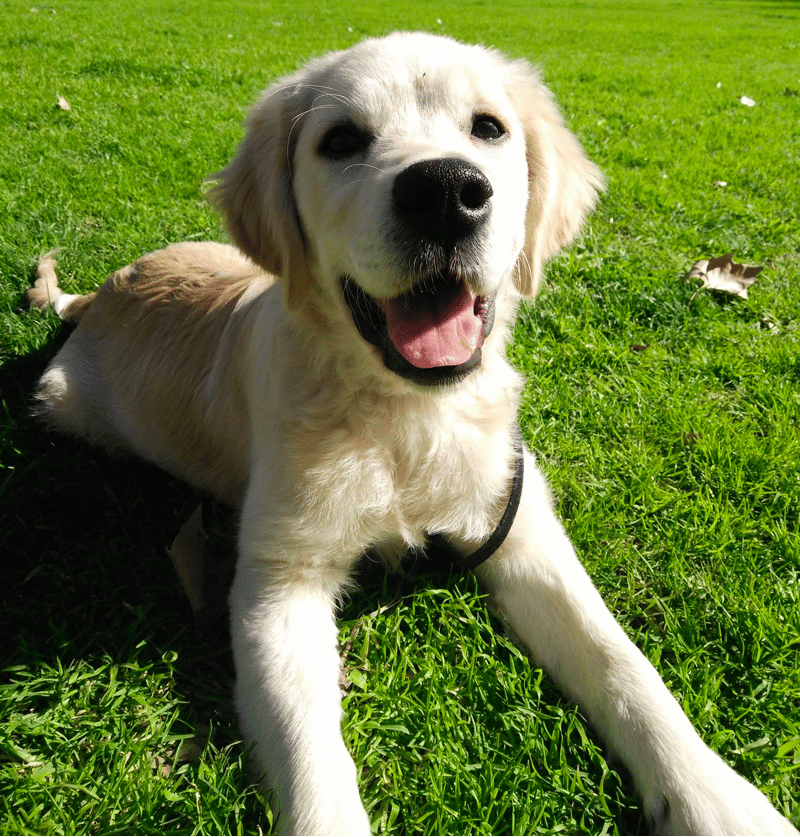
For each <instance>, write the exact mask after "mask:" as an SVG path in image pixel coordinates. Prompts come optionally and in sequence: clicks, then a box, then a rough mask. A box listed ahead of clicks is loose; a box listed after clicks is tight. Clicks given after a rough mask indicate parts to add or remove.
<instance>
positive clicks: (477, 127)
mask: <svg viewBox="0 0 800 837" xmlns="http://www.w3.org/2000/svg"><path fill="white" fill-rule="evenodd" d="M505 134H506V129H505V128H504V127H503V126H502V125H501V124H500V122H499V120H497V119H495V118H494V117H493V116H487V115H486V114H478V116H475V117H474V118H473V120H472V136H473V137H475V138H476V139H480V140H490V141H491V140H498V139H500V138H501V137H503V136H505Z"/></svg>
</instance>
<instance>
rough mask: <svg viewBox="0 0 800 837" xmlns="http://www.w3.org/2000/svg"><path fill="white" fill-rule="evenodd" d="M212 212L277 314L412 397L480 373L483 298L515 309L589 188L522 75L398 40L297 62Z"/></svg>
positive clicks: (530, 73) (586, 167)
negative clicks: (348, 338) (357, 357)
mask: <svg viewBox="0 0 800 837" xmlns="http://www.w3.org/2000/svg"><path fill="white" fill-rule="evenodd" d="M215 179H216V180H217V185H216V187H215V188H214V191H213V196H214V199H215V200H216V202H217V203H218V205H219V206H220V208H221V209H222V211H223V213H224V215H225V216H226V219H227V222H228V229H229V231H230V233H231V235H232V237H233V239H234V240H235V242H236V243H237V244H238V246H239V247H240V248H241V249H242V250H243V251H244V252H245V253H246V254H247V255H248V256H250V257H251V258H252V259H254V260H255V261H256V262H257V263H258V264H260V265H261V266H263V267H264V268H266V269H267V270H269V271H270V272H272V273H274V274H276V275H277V276H279V277H281V279H282V281H283V282H284V283H285V299H286V304H287V307H288V308H289V309H290V310H294V311H298V312H306V313H309V314H311V313H312V312H315V314H314V316H316V318H317V319H318V318H319V317H320V316H322V317H323V319H324V318H325V317H330V316H336V315H337V313H338V316H347V317H348V318H352V324H353V325H354V326H355V328H356V329H357V330H358V333H359V334H360V335H361V338H363V345H364V346H365V347H369V349H370V351H371V353H372V354H373V355H375V356H376V357H379V358H380V361H381V362H382V363H383V365H384V366H385V367H386V368H387V369H389V370H391V371H392V372H394V373H396V374H398V375H400V376H402V377H404V378H408V379H410V380H412V381H415V382H417V383H419V384H439V383H448V382H453V381H457V380H459V379H461V378H463V377H465V376H466V375H467V374H468V373H469V372H471V371H472V370H473V369H475V368H477V367H478V366H479V365H480V363H481V347H482V345H483V342H484V340H485V339H486V338H487V337H488V335H489V333H490V332H491V330H492V325H493V319H494V312H495V301H496V299H497V295H498V292H499V291H501V290H503V289H508V288H510V287H511V286H514V287H516V290H517V291H518V293H519V294H521V295H523V296H532V295H533V294H534V293H535V291H536V287H537V285H538V282H539V276H540V274H541V271H542V267H543V264H544V262H545V261H546V260H547V259H548V258H549V257H550V256H552V255H553V254H554V253H555V252H556V251H557V250H558V249H559V248H560V247H562V246H563V245H565V244H567V243H568V242H569V241H571V239H572V238H573V236H574V235H575V234H576V232H577V231H578V229H579V227H580V225H581V223H582V221H583V219H584V217H585V216H586V214H587V212H588V211H589V210H590V209H591V208H592V206H593V205H594V202H595V199H596V195H597V191H598V189H600V188H601V187H602V177H601V175H600V172H599V171H598V169H597V168H596V167H595V166H594V165H593V164H592V163H590V162H589V161H588V160H587V159H586V158H585V156H584V154H583V152H582V150H581V148H580V146H579V144H578V142H577V140H576V139H575V137H574V136H573V135H572V134H571V133H570V132H569V131H568V130H567V129H566V128H565V126H564V124H563V121H562V119H561V116H560V114H559V112H558V109H557V108H556V106H555V104H554V103H553V100H552V97H551V96H550V93H549V92H548V90H547V89H546V88H545V87H544V86H543V84H542V83H541V81H540V80H539V77H538V74H537V73H536V71H535V70H534V69H533V68H532V67H531V66H530V65H528V64H527V63H525V62H523V61H508V60H506V59H505V58H503V57H502V56H500V55H499V54H497V53H495V52H493V51H490V50H486V49H483V48H481V47H476V46H467V45H464V44H460V43H457V42H456V41H453V40H450V39H448V38H441V37H436V36H433V35H426V34H420V33H398V34H395V35H391V36H389V37H387V38H382V39H375V40H368V41H364V42H362V43H361V44H358V45H357V46H354V47H352V48H351V49H348V50H346V51H344V52H338V53H332V54H330V55H326V56H324V57H322V58H318V59H316V60H314V61H312V62H311V63H310V64H309V65H308V66H307V67H306V68H304V69H303V70H301V71H299V72H298V73H296V74H294V75H292V76H289V77H287V78H284V79H282V80H280V81H278V82H276V83H275V84H274V85H273V86H272V87H270V88H269V90H267V92H266V94H265V96H264V98H263V99H262V100H261V102H260V103H259V104H258V105H256V107H255V109H254V110H253V112H252V114H251V116H250V119H249V122H248V132H247V135H246V137H245V139H244V141H243V142H242V145H241V147H240V148H239V152H238V154H237V156H236V157H235V159H234V160H233V162H232V163H231V164H230V165H229V166H228V167H227V168H225V169H224V170H223V171H222V172H220V173H219V174H218V175H216V178H215Z"/></svg>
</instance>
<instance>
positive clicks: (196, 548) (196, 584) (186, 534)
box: [167, 503, 206, 617]
mask: <svg viewBox="0 0 800 837" xmlns="http://www.w3.org/2000/svg"><path fill="white" fill-rule="evenodd" d="M167 552H168V553H169V557H170V558H171V559H172V563H173V564H174V565H175V569H176V571H177V573H178V578H179V579H180V580H181V585H182V587H183V591H184V593H186V598H188V599H189V604H190V605H191V608H192V613H194V615H195V617H197V615H198V614H199V613H200V612H201V611H202V610H203V609H204V608H205V605H206V603H205V596H204V595H203V570H204V566H205V561H206V533H205V529H203V504H202V503H201V504H200V505H199V506H198V507H197V508H196V509H195V510H194V512H193V513H192V516H191V517H190V518H189V519H188V520H187V521H186V523H184V524H183V526H182V527H181V530H180V532H178V536H177V537H176V538H175V540H174V541H173V542H172V546H171V547H170V548H169V549H168V550H167Z"/></svg>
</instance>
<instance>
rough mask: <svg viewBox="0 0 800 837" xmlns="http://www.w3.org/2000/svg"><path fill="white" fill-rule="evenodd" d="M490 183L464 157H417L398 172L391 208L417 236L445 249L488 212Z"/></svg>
mask: <svg viewBox="0 0 800 837" xmlns="http://www.w3.org/2000/svg"><path fill="white" fill-rule="evenodd" d="M492 194H493V191H492V184H491V183H489V180H488V179H487V178H486V176H485V175H484V174H483V172H481V171H480V170H479V169H477V168H476V167H475V166H473V165H472V164H471V163H468V162H467V161H466V160H459V159H458V158H455V157H445V158H441V159H436V160H421V161H420V162H418V163H414V164H413V165H411V166H409V167H408V168H407V169H405V170H404V171H402V172H400V174H399V175H398V176H397V178H396V179H395V181H394V187H393V190H392V197H393V199H394V207H395V212H396V214H397V216H398V218H399V219H400V220H401V222H402V223H403V226H404V227H405V228H406V230H407V231H408V232H409V233H411V234H412V235H414V236H415V237H416V238H417V239H420V240H423V241H429V242H433V243H436V244H439V245H441V246H443V247H445V248H446V249H449V248H450V247H452V246H453V245H454V244H456V243H457V242H458V241H460V240H462V239H463V238H465V237H466V236H467V235H469V234H470V233H471V232H473V230H475V229H476V227H478V226H479V225H480V224H481V223H482V222H483V221H484V220H486V218H488V217H489V213H490V212H491V205H490V200H489V199H490V198H491V197H492Z"/></svg>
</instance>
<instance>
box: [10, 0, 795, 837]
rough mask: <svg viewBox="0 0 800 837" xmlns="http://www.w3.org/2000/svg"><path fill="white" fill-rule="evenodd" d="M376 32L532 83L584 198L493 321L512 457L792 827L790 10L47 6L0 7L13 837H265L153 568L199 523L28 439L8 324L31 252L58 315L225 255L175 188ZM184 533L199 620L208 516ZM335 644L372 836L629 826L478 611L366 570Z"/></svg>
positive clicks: (18, 333) (16, 326)
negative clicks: (571, 149) (741, 276)
mask: <svg viewBox="0 0 800 837" xmlns="http://www.w3.org/2000/svg"><path fill="white" fill-rule="evenodd" d="M395 28H423V29H428V30H432V31H440V32H444V33H447V34H451V35H454V36H456V37H459V38H462V39H465V40H470V41H479V42H484V43H487V44H490V45H493V46H496V47H498V48H500V49H502V50H504V51H505V52H507V53H509V54H511V55H514V56H526V57H529V58H532V59H533V60H535V61H536V62H538V63H539V64H540V65H541V67H542V70H543V73H544V77H545V79H546V80H547V82H548V83H549V85H550V86H551V87H552V88H553V90H554V91H555V93H556V95H557V98H558V99H559V101H560V102H561V103H562V105H563V107H564V110H565V113H566V115H567V118H568V121H569V123H570V125H571V126H572V127H573V129H574V130H575V131H576V133H577V134H578V135H579V136H580V138H581V140H582V142H583V144H584V146H585V147H586V149H587V152H588V153H589V155H590V156H591V157H592V158H593V159H594V160H595V161H596V162H597V163H598V164H599V165H600V166H601V167H602V168H603V170H604V171H605V172H606V174H607V177H608V185H609V188H608V192H607V194H606V195H605V197H604V198H603V201H602V203H601V206H600V208H599V210H598V212H597V213H596V214H595V216H594V217H593V219H592V220H591V222H590V223H589V224H588V225H587V228H586V230H585V234H584V236H583V237H582V239H581V240H580V241H579V242H578V243H577V244H576V245H575V246H574V247H573V248H572V249H571V250H570V251H568V252H567V253H564V254H562V255H561V256H560V257H559V258H558V259H556V260H555V262H554V263H553V264H552V265H551V266H550V268H549V270H548V275H547V282H546V284H545V287H544V289H543V292H542V293H541V295H540V297H539V299H538V300H537V302H536V305H535V306H527V305H526V306H525V308H524V309H523V311H522V312H521V315H520V318H519V323H518V326H517V329H516V333H515V341H514V345H513V347H512V349H511V352H510V354H511V358H512V360H513V361H514V363H515V364H516V365H517V366H518V367H519V368H520V369H522V370H523V371H524V372H525V374H526V376H527V385H526V389H525V393H524V401H523V410H522V414H521V426H522V428H523V434H524V436H525V438H526V441H527V442H528V444H529V445H530V447H531V448H532V449H533V450H536V451H537V452H538V454H539V457H540V462H541V465H542V467H543V469H544V470H545V472H546V473H547V475H548V477H549V478H550V480H551V482H552V484H553V487H554V493H555V496H556V499H557V503H558V505H559V510H560V513H561V514H562V516H563V517H564V519H565V522H566V525H567V528H568V530H569V532H570V535H571V536H572V538H573V539H574V541H575V543H576V546H577V547H578V549H579V552H580V554H581V555H582V557H583V559H584V560H585V563H586V566H587V568H588V569H589V571H590V573H591V574H592V576H593V578H594V579H595V581H596V582H597V584H598V586H599V587H600V589H601V591H602V593H603V595H604V597H605V598H606V600H607V601H608V603H609V605H610V606H611V608H612V609H613V610H614V612H615V613H616V614H617V616H618V617H619V619H620V621H621V622H622V623H623V625H625V626H626V628H627V630H628V631H629V633H630V634H631V636H632V637H633V638H634V639H635V640H636V642H637V643H638V644H639V645H640V647H641V648H643V650H644V651H645V653H646V654H647V655H648V657H649V658H650V659H651V660H652V661H653V662H654V664H655V665H656V666H657V667H658V668H659V670H660V671H661V673H662V674H663V676H664V678H665V679H666V681H667V683H668V684H669V686H670V688H671V689H673V691H674V692H675V693H676V694H677V695H678V697H679V699H680V700H681V702H682V704H683V706H684V707H685V709H686V711H687V712H688V714H689V715H690V717H691V718H692V719H693V720H694V721H695V722H696V723H697V725H698V727H699V729H700V730H701V732H702V734H703V736H704V738H705V739H706V740H707V741H708V742H709V743H710V744H711V745H712V746H714V747H715V748H716V749H717V750H718V751H719V752H720V753H722V754H723V755H724V756H725V758H727V759H728V760H729V761H730V762H731V763H732V764H733V765H734V766H735V767H736V768H737V769H738V770H739V771H740V772H741V773H742V774H744V775H745V776H747V777H748V778H749V779H750V780H751V781H753V782H755V783H756V784H757V785H758V786H759V787H761V788H762V789H763V790H764V791H765V792H766V793H767V794H768V795H769V796H770V797H771V798H772V799H773V801H774V802H775V803H776V804H777V805H778V806H779V807H781V808H782V809H783V810H785V811H786V812H787V813H790V812H792V810H793V809H794V806H795V805H796V802H795V800H797V799H798V798H800V766H799V765H800V708H799V707H800V677H798V665H797V655H798V650H800V616H799V615H798V614H799V613H800V610H799V609H798V604H799V603H800V584H799V583H798V572H799V571H800V536H799V535H798V508H799V507H800V502H799V501H800V466H799V465H798V462H800V433H799V432H798V413H800V346H798V335H800V332H798V324H799V323H800V314H799V313H798V312H800V281H798V279H800V267H799V266H800V219H798V207H800V183H799V182H798V180H799V178H800V174H799V172H800V97H798V95H797V92H796V91H798V90H799V89H800V71H798V67H800V39H799V38H798V36H797V33H798V31H800V6H798V4H797V3H794V2H788V1H787V2H781V3H766V2H765V3H761V2H725V3H716V4H714V5H704V4H702V5H676V4H670V5H669V6H666V5H662V4H658V3H655V2H652V3H651V2H638V3H637V2H632V1H631V2H615V3H596V4H578V3H575V4H569V3H551V4H537V3H530V2H519V3H515V2H506V3H503V4H502V13H499V12H498V6H497V4H491V3H481V2H466V0H462V2H458V3H455V2H436V3H433V2H415V3H412V4H405V5H404V6H400V5H399V4H395V3H388V2H373V3H363V2H354V3H350V4H348V5H347V8H346V9H344V8H342V7H340V5H336V4H334V5H332V6H330V7H325V6H321V4H318V3H307V2H291V3H289V2H272V3H270V4H268V5H267V4H264V3H255V2H250V3H240V2H237V3H232V2H227V1H224V2H222V1H221V2H216V3H214V4H198V3H195V2H189V3H183V4H177V3H161V2H158V3H156V2H152V1H151V0H147V2H142V3H136V4H123V3H117V2H107V3H102V4H101V3H97V2H86V1H85V0H84V2H77V0H74V2H64V3H60V2H59V3H58V5H55V6H52V7H51V6H47V7H43V6H42V7H37V8H36V9H35V10H34V9H33V8H32V7H31V5H30V4H12V5H8V4H7V5H6V6H5V7H3V8H2V9H0V32H2V33H3V34H2V35H0V46H1V47H2V49H0V125H2V129H3V143H2V144H0V146H1V147H0V360H2V362H3V367H2V371H0V375H1V376H2V377H0V399H2V404H1V405H0V407H1V408H2V409H0V416H2V419H0V468H2V476H3V482H2V484H1V485H0V517H1V518H2V519H1V520H0V555H2V556H3V566H4V569H5V573H4V584H3V586H2V588H0V614H2V615H1V616H0V619H2V634H0V635H1V636H2V637H3V639H4V646H3V653H2V661H3V663H4V665H3V669H4V673H3V675H2V681H0V830H2V831H3V832H4V833H41V834H52V833H163V834H168V833H173V834H177V833H192V832H196V833H208V834H216V833H221V832H231V833H243V832H248V833H252V832H258V831H259V830H261V831H268V829H269V827H270V818H269V816H268V815H267V814H266V813H265V812H264V803H263V800H262V799H260V798H259V796H258V794H257V793H256V792H255V791H254V790H253V789H252V787H250V786H249V785H248V783H247V777H246V773H245V771H244V768H243V766H242V764H243V761H244V755H243V753H242V751H241V748H240V746H239V745H238V732H237V727H236V719H235V715H234V712H233V709H232V706H231V700H230V696H231V683H232V676H233V671H232V663H231V660H230V653H229V648H228V637H227V629H226V627H225V620H224V617H220V619H219V620H217V621H216V622H215V623H214V625H213V627H212V630H210V631H208V632H207V633H206V634H204V635H202V636H198V635H197V634H196V633H195V632H194V629H193V628H192V626H191V618H190V615H189V612H188V607H187V605H186V603H185V601H184V599H183V597H182V594H181V592H180V590H179V588H178V585H177V581H176V580H175V578H174V574H173V571H172V568H171V566H170V564H169V560H168V558H167V557H166V553H165V547H166V546H167V545H168V544H169V543H170V542H171V540H172V538H173V537H174V535H175V534H176V532H177V530H178V528H179V527H180V525H181V523H182V522H183V521H184V520H185V519H186V517H187V516H188V514H189V513H190V512H191V510H192V509H193V507H194V506H195V505H196V503H197V498H196V496H195V495H194V494H193V492H191V491H190V490H189V489H187V488H185V487H184V486H182V485H181V484H179V483H177V482H175V481H173V480H171V479H169V478H168V477H165V476H163V475H161V474H160V473H158V472H157V471H155V470H153V469H151V468H149V467H146V466H142V465H139V464H137V463H132V462H124V461H112V460H109V459H108V458H106V457H105V456H104V455H102V454H101V453H99V452H97V451H94V450H91V449H89V448H87V447H85V446H83V445H82V444H79V443H77V442H73V441H71V440H65V439H60V438H56V437H53V436H50V435H48V434H46V433H45V432H43V430H42V429H41V428H40V427H39V426H38V425H37V424H36V423H35V422H34V421H33V420H32V419H31V418H30V417H29V406H30V404H29V401H28V397H29V393H30V391H31V389H32V387H33V385H34V382H35V380H36V376H37V374H38V373H40V372H41V370H42V369H43V366H44V364H45V362H46V360H47V358H49V357H51V356H52V354H53V353H54V351H55V350H56V348H57V346H58V344H59V341H60V340H62V339H63V335H64V332H63V331H62V330H61V328H60V327H59V325H58V323H57V321H56V319H55V318H54V317H52V316H42V315H40V314H39V313H37V312H29V311H27V310H26V309H25V306H24V301H23V293H24V290H25V289H26V287H27V286H28V284H29V282H30V279H31V276H32V269H33V265H34V264H35V261H36V259H37V257H38V256H39V255H40V254H41V253H43V252H45V251H46V250H48V249H50V248H52V247H57V246H60V247H63V248H64V249H63V250H62V253H61V255H60V257H59V258H60V263H61V266H62V271H63V275H64V283H65V285H66V286H67V287H68V289H69V290H78V289H89V288H91V287H93V286H94V285H95V284H96V283H98V282H99V281H101V280H102V279H103V278H104V277H105V276H106V275H107V274H108V273H109V272H110V271H112V270H113V269H115V268H117V267H119V266H121V265H122V264H125V263H127V262H128V261H130V260H131V259H133V258H135V257H136V256H138V255H139V254H141V253H142V252H144V251H147V250H152V249H154V248H156V247H159V246H162V245H164V244H166V243H168V242H171V241H177V240H182V239H187V238H193V239H202V238H218V237H219V236H220V235H221V228H220V224H219V221H218V219H217V218H216V217H215V215H214V214H213V213H212V212H211V211H210V210H209V208H208V206H207V204H206V203H205V200H204V198H203V194H202V183H203V180H204V178H205V177H206V176H207V175H208V174H209V173H211V172H214V171H216V170H217V169H219V168H220V167H221V166H222V165H224V163H225V162H226V161H227V160H228V159H229V157H230V155H231V153H232V151H233V149H234V147H235V145H236V142H237V141H238V139H239V138H240V136H241V120H242V117H243V115H244V113H245V110H246V108H247V106H248V105H249V104H250V102H251V101H252V100H253V98H254V97H255V96H256V95H257V93H258V91H259V90H260V89H262V88H263V87H264V86H265V85H266V83H267V82H268V81H269V80H271V79H272V78H274V77H275V76H277V75H279V74H280V73H283V72H287V71H290V70H292V69H294V68H295V67H296V66H297V65H298V64H300V63H302V62H303V61H304V60H306V59H307V58H308V57H310V56H312V55H315V54H319V53H321V52H324V51H326V50H329V49H333V48H340V47H344V46H347V45H349V44H350V43H353V42H355V41H357V40H359V39H360V38H361V37H363V36H365V35H370V34H382V33H384V32H387V31H390V30H392V29H395ZM732 45H735V49H734V48H732ZM742 95H746V96H749V97H751V98H752V99H754V100H755V101H756V105H755V107H752V108H749V107H747V106H745V105H742V104H741V103H740V102H739V98H740V97H741V96H742ZM58 96H63V97H64V98H65V99H66V100H67V101H68V102H69V104H70V108H71V109H70V110H69V111H65V110H61V109H59V108H58V107H57V106H56V101H57V97H58ZM722 183H725V184H726V185H724V186H723V185H721V184H722ZM728 251H733V252H734V254H735V256H736V257H737V260H739V261H744V262H748V263H753V264H763V265H764V266H765V270H764V271H763V273H762V274H761V275H760V276H759V278H758V280H757V282H756V284H755V285H754V286H753V288H752V289H751V293H750V299H749V300H740V299H730V298H721V297H720V296H719V295H716V294H713V293H710V292H701V293H700V294H698V295H697V296H696V297H695V298H694V299H692V295H693V294H694V292H695V290H696V284H689V283H684V282H683V281H682V280H681V279H680V277H681V275H682V274H683V273H684V272H685V271H686V270H688V268H689V266H690V265H691V264H692V262H694V261H695V260H696V259H699V258H701V257H708V256H713V255H720V254H722V253H725V252H728ZM208 512H209V514H208V515H207V518H208V520H207V525H208V529H209V531H210V533H211V544H210V546H211V553H212V555H213V556H215V558H216V562H217V566H218V568H219V569H218V574H219V584H217V585H216V587H215V589H218V590H219V601H220V603H221V602H222V601H223V600H224V589H225V579H226V577H227V576H229V573H230V566H231V560H232V553H233V550H234V543H235V536H234V531H235V521H234V520H232V519H231V516H230V515H229V514H227V513H226V512H225V511H224V510H222V509H219V508H217V507H214V506H211V507H210V509H208ZM341 625H342V630H341V641H342V647H343V651H344V661H345V673H346V675H347V679H348V685H347V691H346V696H345V699H344V705H345V712H346V714H345V735H346V738H347V739H348V742H349V745H350V747H351V750H352V752H353V753H354V756H355V758H356V762H357V764H358V765H359V768H360V770H361V787H362V792H363V796H364V800H365V804H366V806H367V809H368V811H369V813H370V817H371V819H372V822H373V826H374V828H375V829H376V830H377V831H379V832H385V833H406V832H416V831H419V832H425V833H524V832H535V833H555V832H564V833H593V834H594V833H603V832H608V833H635V832H636V831H637V830H639V829H643V828H644V827H645V826H644V825H643V823H642V822H641V820H640V809H639V807H638V802H637V800H636V796H635V794H634V793H633V790H632V788H631V785H630V782H629V780H628V779H627V777H626V776H625V775H624V773H622V774H621V773H620V772H618V768H617V767H616V766H615V765H613V764H612V765H609V764H608V763H607V762H606V757H605V755H604V751H603V750H602V748H601V746H600V742H599V739H598V737H597V736H596V734H595V733H594V732H593V731H592V730H591V728H589V727H588V725H587V724H586V722H585V720H584V719H583V718H582V716H581V714H580V713H579V712H578V711H577V710H576V709H575V708H574V706H573V705H572V704H571V703H570V702H569V701H568V700H566V699H565V698H563V697H562V696H561V695H560V694H559V693H558V692H557V691H556V690H555V688H554V687H553V685H552V683H551V682H550V681H549V679H548V678H547V676H546V675H543V674H542V672H541V671H540V670H538V669H537V668H536V667H535V665H533V664H531V663H530V662H529V661H528V660H527V659H526V658H525V657H524V656H523V655H522V654H521V653H520V652H519V651H518V650H517V649H516V648H515V647H514V646H513V645H512V644H510V643H509V642H508V640H507V639H506V638H505V637H504V636H503V633H502V629H501V626H500V625H499V624H498V623H496V622H495V621H493V620H492V619H491V618H490V617H489V615H488V613H487V609H486V606H485V601H484V600H483V599H482V597H481V594H480V591H479V590H478V589H477V587H476V586H475V584H474V582H473V581H472V580H471V579H469V578H456V577H453V578H441V577H434V576H423V577H422V578H421V579H419V580H418V581H417V582H416V583H412V582H411V581H409V580H402V579H397V578H389V579H383V578H382V577H381V576H380V575H379V574H376V573H374V572H371V571H370V572H367V573H366V575H365V578H364V592H360V593H356V594H354V595H353V596H352V597H351V599H350V601H349V602H348V603H347V605H346V607H345V609H344V611H343V613H342V621H341ZM187 742H188V743H187Z"/></svg>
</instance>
